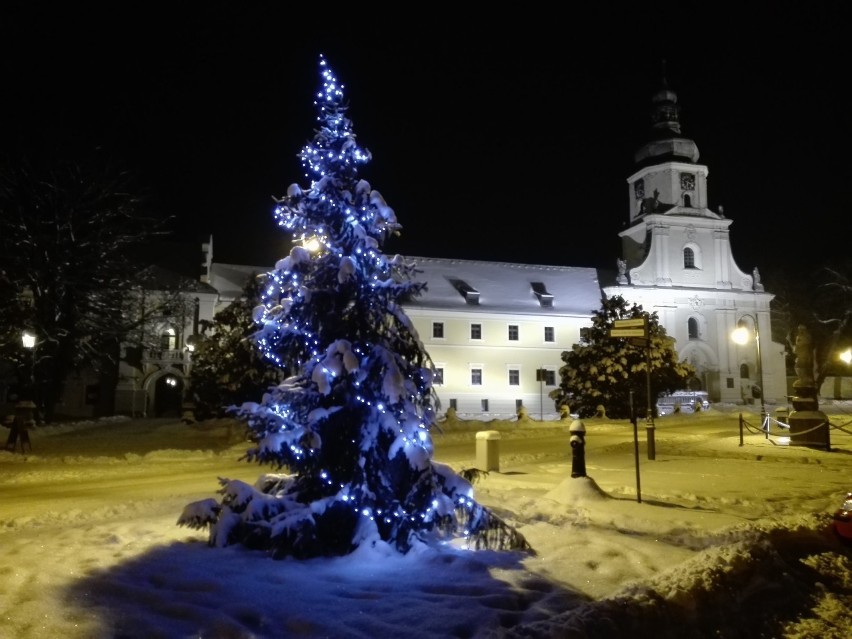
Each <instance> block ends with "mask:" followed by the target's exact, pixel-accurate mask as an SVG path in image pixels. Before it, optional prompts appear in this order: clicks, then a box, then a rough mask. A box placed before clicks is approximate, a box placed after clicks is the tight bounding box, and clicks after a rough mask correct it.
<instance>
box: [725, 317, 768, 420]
mask: <svg viewBox="0 0 852 639" xmlns="http://www.w3.org/2000/svg"><path fill="white" fill-rule="evenodd" d="M747 317H748V318H750V319H751V321H752V322H753V323H754V344H755V346H756V347H757V383H758V384H759V385H760V423H761V425H764V424H765V423H766V400H765V399H764V397H765V396H766V389H765V388H764V387H763V359H762V358H761V357H760V328H759V326H758V324H757V318H756V317H755V316H754V315H749V314H748V313H746V314H745V315H742V316H741V317H740V319H739V322H738V323H737V328H735V329H734V330H733V331H732V332H731V339H732V340H733V341H734V342H735V343H737V344H741V345H742V344H746V343H748V341H749V339H750V338H751V332H750V331H749V330H748V327H746V326H745V325H744V323H743V320H744V319H745V318H747Z"/></svg>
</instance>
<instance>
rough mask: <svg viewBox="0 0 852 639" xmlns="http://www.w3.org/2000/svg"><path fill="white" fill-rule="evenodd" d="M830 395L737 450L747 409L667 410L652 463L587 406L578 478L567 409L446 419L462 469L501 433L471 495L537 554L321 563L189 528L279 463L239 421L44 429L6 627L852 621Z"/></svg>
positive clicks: (504, 628)
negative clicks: (801, 432)
mask: <svg viewBox="0 0 852 639" xmlns="http://www.w3.org/2000/svg"><path fill="white" fill-rule="evenodd" d="M822 408H823V410H824V411H825V412H826V413H828V415H829V416H830V417H831V423H832V425H833V426H837V427H838V428H836V429H832V432H831V443H832V450H831V451H825V450H818V449H811V448H805V447H799V446H783V445H778V443H777V440H775V439H774V438H770V439H767V438H766V437H765V436H763V435H762V434H760V433H756V434H755V433H752V432H750V431H749V430H748V428H747V429H746V432H745V435H744V442H743V445H742V446H740V435H739V422H738V414H739V411H740V410H742V409H741V408H740V407H731V406H728V407H725V406H714V407H713V409H711V410H710V411H707V412H705V413H699V414H696V415H683V416H670V417H664V418H660V419H659V420H658V421H657V423H656V429H655V449H656V450H655V453H656V454H655V459H653V460H650V459H648V455H647V449H646V447H645V442H646V433H645V428H644V424H640V427H639V445H638V454H637V447H636V445H635V444H634V440H633V429H632V426H631V425H630V424H629V422H624V421H607V420H605V419H590V420H584V422H585V425H586V429H587V438H586V441H587V444H586V470H587V477H585V478H583V477H580V478H573V479H572V478H571V467H572V459H571V452H570V451H571V449H570V447H569V446H568V444H567V441H568V434H567V431H568V425H569V423H568V422H546V423H538V422H536V421H534V420H533V421H529V422H526V423H517V422H514V423H507V422H489V423H486V424H482V423H471V422H462V423H459V424H444V426H443V432H442V433H437V432H436V434H435V443H436V459H438V460H439V461H446V462H447V463H449V464H450V465H452V466H453V467H454V468H456V469H457V470H460V469H462V468H473V467H476V446H477V441H476V439H475V433H476V432H477V431H478V430H483V429H488V430H498V431H499V432H500V439H499V440H498V442H499V443H498V444H497V445H498V446H499V453H500V454H499V459H500V468H499V471H496V470H494V471H491V472H490V473H488V474H487V475H486V476H484V477H482V478H481V479H480V480H479V481H478V482H476V484H475V485H474V488H475V491H476V495H475V496H476V498H477V500H478V501H480V502H481V503H483V504H484V505H486V506H489V507H491V508H492V509H493V510H494V511H495V512H497V513H498V514H499V515H500V516H501V517H503V518H504V519H505V520H507V521H508V522H509V523H511V524H512V525H514V526H516V527H517V528H518V529H519V530H520V532H521V533H522V534H523V535H524V536H525V537H526V539H527V540H528V541H529V542H530V544H531V545H532V547H533V549H534V551H535V554H524V553H507V552H493V551H472V550H468V549H465V548H464V547H463V546H462V545H461V544H453V545H449V546H446V547H442V548H437V549H435V548H418V549H416V550H415V551H413V552H411V553H410V554H408V555H406V556H399V555H397V554H396V553H394V552H391V551H389V550H387V549H386V548H382V547H377V548H362V549H360V550H358V551H356V552H355V553H353V554H352V555H351V556H347V557H342V558H330V559H314V560H309V561H296V560H283V561H274V560H271V559H269V558H267V557H266V556H265V555H264V554H263V553H260V552H256V551H248V550H246V549H244V548H242V547H229V548H225V549H214V548H210V547H208V546H207V545H206V537H205V535H204V534H203V533H201V532H199V531H194V530H189V529H186V528H181V527H178V526H177V525H176V520H177V518H178V516H179V515H180V513H181V510H182V509H183V507H184V506H185V505H186V504H187V503H189V502H191V501H195V500H199V499H205V498H208V497H215V496H216V490H217V489H218V487H219V484H218V481H217V477H218V476H223V477H229V478H239V479H243V480H245V481H250V482H253V481H254V480H255V479H256V478H257V477H258V476H259V475H260V474H262V473H264V472H268V471H271V470H273V469H268V468H264V467H259V466H256V465H253V464H248V463H246V462H243V461H239V459H238V458H239V456H240V455H241V453H242V452H243V451H244V450H245V449H246V447H247V444H246V442H245V441H243V438H242V433H241V430H240V429H239V428H234V427H233V423H232V422H230V421H228V420H217V421H211V422H205V423H200V424H195V425H190V426H187V425H184V424H182V423H180V422H175V421H169V420H133V421H131V420H127V419H120V418H116V419H109V420H101V421H98V422H80V423H76V424H67V425H60V426H48V427H42V428H37V429H36V430H35V431H33V433H32V444H33V452H32V453H27V454H25V455H22V454H21V453H20V452H17V453H10V452H0V576H1V577H2V578H0V637H4V638H9V639H12V638H14V639H34V638H45V639H46V638H50V639H54V638H58V637H62V638H67V639H101V638H103V639H106V638H110V639H112V638H118V637H121V638H124V639H131V638H142V637H144V638H146V639H150V638H168V639H173V638H190V637H195V638H199V639H200V638H202V637H203V638H205V639H211V638H213V639H219V638H223V639H224V638H277V637H330V638H334V639H341V638H350V637H353V638H364V639H367V638H369V639H376V638H377V637H399V636H404V637H406V638H407V639H425V638H436V637H458V638H465V637H476V638H485V637H489V638H496V637H506V638H509V637H559V638H571V637H595V638H598V637H658V638H659V637H673V638H674V637H677V638H679V639H680V638H683V637H790V638H794V637H814V638H816V637H820V638H823V639H828V638H835V637H836V638H840V637H843V638H845V637H848V636H850V628H852V548H850V545H849V544H846V543H844V542H843V541H841V540H840V539H839V538H837V537H836V536H835V534H834V533H833V530H832V524H831V515H832V513H833V512H834V511H835V510H836V509H837V508H838V507H839V506H840V504H841V502H842V499H843V497H844V496H845V494H846V492H847V491H850V490H852V435H850V434H849V433H850V432H852V427H850V425H849V422H850V420H852V415H850V412H852V411H850V410H849V407H848V406H847V405H842V404H838V405H829V406H823V407H822ZM745 417H746V420H747V423H749V424H752V425H756V422H757V421H758V420H757V419H756V416H755V415H754V414H753V413H752V414H747V415H746V416H745ZM4 432H7V431H4ZM637 459H638V462H639V463H638V470H637V463H636V462H637Z"/></svg>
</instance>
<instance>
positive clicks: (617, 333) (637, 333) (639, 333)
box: [609, 328, 645, 337]
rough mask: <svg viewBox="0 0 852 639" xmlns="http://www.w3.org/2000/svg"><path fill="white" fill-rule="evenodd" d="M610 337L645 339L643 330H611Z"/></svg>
mask: <svg viewBox="0 0 852 639" xmlns="http://www.w3.org/2000/svg"><path fill="white" fill-rule="evenodd" d="M609 336H610V337H645V329H644V328H611V329H609Z"/></svg>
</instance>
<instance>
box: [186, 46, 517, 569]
mask: <svg viewBox="0 0 852 639" xmlns="http://www.w3.org/2000/svg"><path fill="white" fill-rule="evenodd" d="M320 70H321V74H322V88H321V90H320V91H319V92H318V94H317V96H316V100H315V102H314V104H315V105H316V107H317V111H318V116H317V120H318V122H319V126H318V128H317V130H316V132H315V135H314V138H313V141H312V143H310V144H308V145H306V146H305V147H304V148H303V149H302V151H301V153H300V154H299V157H300V158H301V161H302V164H303V166H304V167H305V169H306V171H307V173H306V177H307V178H308V179H309V180H310V186H309V187H308V188H305V189H303V188H301V187H300V186H298V185H296V184H293V185H291V186H290V187H289V189H288V190H287V195H286V196H285V197H283V198H281V199H280V200H279V201H278V206H277V207H276V210H275V217H276V220H277V223H278V225H279V226H280V227H281V228H282V229H284V230H285V231H287V232H288V233H289V234H290V235H291V236H292V237H293V239H294V242H295V243H296V246H295V247H294V248H293V249H292V250H291V251H290V254H289V256H287V257H285V258H283V259H282V260H280V261H279V262H278V263H277V264H276V265H275V269H274V271H273V272H271V273H268V274H267V276H266V278H265V282H264V288H263V294H262V305H260V306H258V307H257V309H255V313H254V320H255V321H256V322H257V324H258V326H259V330H258V331H257V332H256V333H255V335H254V337H255V340H256V343H257V346H258V347H259V348H260V349H261V351H262V352H263V354H264V356H265V357H266V358H268V359H270V360H271V361H274V362H276V363H278V364H279V365H280V366H281V367H282V368H283V369H287V370H295V371H297V372H296V374H295V375H293V376H292V377H290V378H288V379H286V380H285V381H284V382H283V383H281V384H280V385H278V386H277V387H274V388H272V389H271V390H270V392H268V393H267V394H266V395H265V396H264V397H263V399H262V401H260V402H259V403H248V404H244V405H243V406H242V407H240V408H239V410H238V411H237V415H238V416H239V417H240V418H241V419H243V420H245V421H246V423H247V425H248V427H249V429H250V432H251V433H252V437H253V440H254V441H255V442H256V446H255V447H254V448H252V449H251V450H249V451H248V453H247V455H246V457H247V459H249V460H250V461H256V462H259V463H261V464H267V465H272V466H274V467H276V469H277V470H281V469H284V470H286V471H288V472H287V473H282V474H270V475H264V476H262V477H261V478H260V479H259V480H258V481H257V482H256V483H255V485H254V486H249V485H248V484H245V483H243V482H240V481H230V480H224V479H223V480H221V482H222V486H223V488H222V491H221V492H222V494H223V495H224V497H223V498H222V500H221V502H217V501H216V500H213V499H209V500H205V501H202V502H196V503H194V504H190V505H188V506H187V508H186V509H185V510H184V513H183V514H182V515H181V518H180V519H179V521H178V523H179V524H181V525H186V526H191V527H196V528H203V527H205V526H208V525H209V526H210V543H211V545H216V546H224V545H228V544H233V543H242V544H245V545H247V546H249V547H253V548H265V549H269V550H271V551H272V553H273V555H274V556H276V557H284V556H288V555H293V556H296V557H312V556H319V555H342V554H346V553H349V552H351V551H352V550H354V549H355V548H357V547H358V546H360V545H362V544H365V543H371V544H375V543H381V542H385V543H388V544H390V545H391V546H392V547H394V548H396V549H397V550H398V551H400V552H407V551H408V550H409V549H410V548H411V547H412V546H413V545H414V544H416V543H421V542H422V543H430V542H434V541H441V540H447V539H452V538H465V537H467V538H468V539H469V541H470V542H471V544H472V545H473V546H475V547H489V548H501V549H529V546H528V545H527V543H526V541H525V540H524V538H523V537H522V536H521V535H520V534H518V533H517V532H516V531H514V530H513V529H511V528H510V527H508V526H507V525H506V524H505V523H504V522H502V521H501V520H500V519H499V518H498V517H496V516H495V515H494V514H493V513H492V512H490V511H489V510H487V509H486V508H484V507H482V506H481V505H479V504H478V503H477V502H475V501H474V500H473V497H472V492H473V491H472V487H471V484H470V482H468V481H467V480H466V479H464V478H463V477H461V476H460V475H458V474H456V473H455V472H454V471H453V470H452V469H451V468H449V467H448V466H446V465H444V464H440V463H438V462H436V461H434V460H433V459H432V438H431V434H430V430H431V428H432V427H433V425H434V424H435V420H436V397H435V394H434V391H433V388H432V375H433V367H432V362H431V360H430V359H429V356H428V354H427V353H426V351H425V349H424V347H423V344H422V342H421V341H420V338H419V337H418V335H417V332H416V330H415V328H414V326H413V324H412V323H411V321H410V319H409V318H408V316H407V315H406V313H405V312H404V310H403V308H402V306H401V304H402V303H404V301H405V300H406V299H410V298H411V297H412V296H417V295H418V294H420V292H421V291H422V290H423V289H424V287H425V284H424V283H422V282H417V281H416V280H415V277H416V273H417V270H416V265H415V264H413V263H410V262H407V261H406V260H405V259H403V258H402V257H400V256H395V257H393V258H390V259H389V258H388V257H387V256H385V255H384V254H383V253H382V250H381V248H382V245H383V243H384V241H385V240H386V239H387V238H388V237H389V236H390V235H391V234H395V233H398V232H399V231H400V229H401V227H400V225H399V224H398V223H397V219H396V216H395V214H394V211H393V210H392V209H391V208H390V207H389V206H388V205H387V204H386V203H385V201H384V199H383V198H382V196H381V195H380V194H379V192H378V191H375V190H373V189H372V187H371V186H370V184H369V183H368V182H367V181H366V180H363V179H359V177H358V167H359V166H360V165H364V164H366V163H368V162H369V161H370V159H371V156H370V153H369V152H368V151H367V150H365V149H362V148H361V147H359V146H358V144H357V142H356V138H355V134H354V133H353V130H352V122H351V121H350V120H349V119H348V118H347V117H346V112H347V105H346V104H345V102H344V98H343V86H342V85H341V84H340V83H339V82H338V81H337V79H336V78H335V76H334V74H333V73H332V71H331V69H330V68H329V67H328V64H327V62H326V60H325V59H324V58H322V57H320Z"/></svg>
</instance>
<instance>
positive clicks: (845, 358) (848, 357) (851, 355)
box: [837, 348, 852, 364]
mask: <svg viewBox="0 0 852 639" xmlns="http://www.w3.org/2000/svg"><path fill="white" fill-rule="evenodd" d="M837 359H839V360H840V361H841V362H843V363H844V364H848V363H850V362H852V348H847V349H846V350H845V351H841V353H840V354H839V355H838V356H837Z"/></svg>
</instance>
